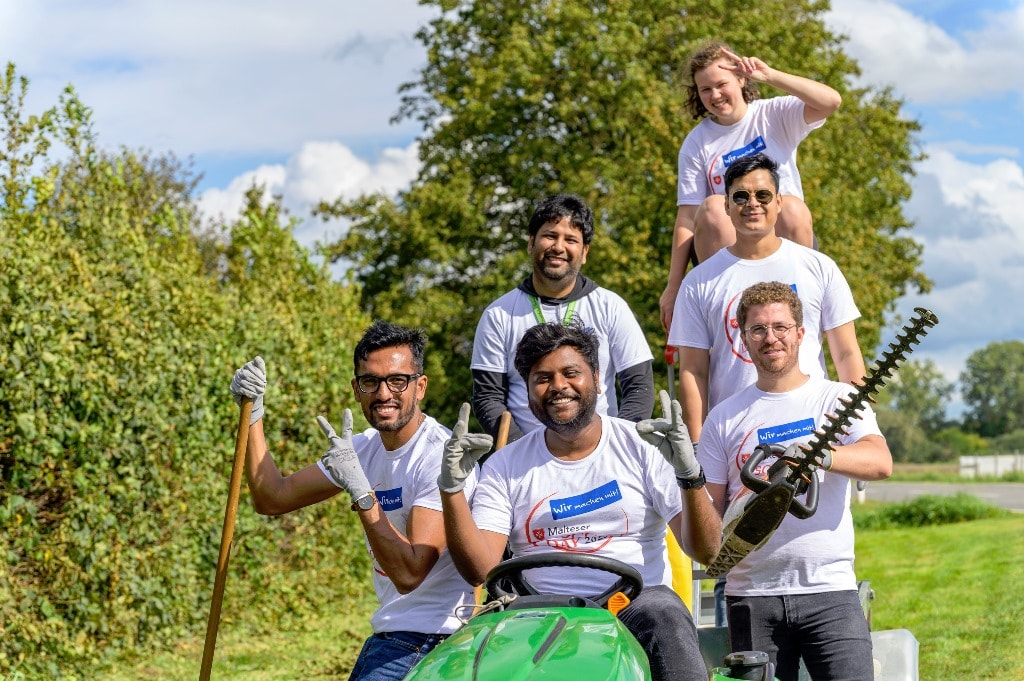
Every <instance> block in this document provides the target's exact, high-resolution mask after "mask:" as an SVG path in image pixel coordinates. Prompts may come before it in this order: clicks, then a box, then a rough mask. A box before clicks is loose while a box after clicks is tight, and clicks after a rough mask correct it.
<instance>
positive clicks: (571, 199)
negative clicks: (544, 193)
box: [527, 194, 594, 245]
mask: <svg viewBox="0 0 1024 681" xmlns="http://www.w3.org/2000/svg"><path fill="white" fill-rule="evenodd" d="M565 217H568V218H569V224H570V225H572V226H573V227H575V228H576V229H578V230H580V232H582V233H583V244H584V245H587V244H589V243H590V240H591V239H593V238H594V213H593V211H591V210H590V206H588V205H587V204H586V203H584V201H583V199H581V198H580V197H578V196H576V195H575V194H555V195H554V196H549V197H548V198H546V199H544V200H543V201H541V202H540V203H539V204H538V205H537V207H536V208H535V209H534V211H533V217H531V218H530V224H529V226H528V227H527V230H528V232H529V234H530V236H537V232H539V231H540V228H541V227H543V226H544V225H546V224H548V223H549V222H561V220H562V218H565Z"/></svg>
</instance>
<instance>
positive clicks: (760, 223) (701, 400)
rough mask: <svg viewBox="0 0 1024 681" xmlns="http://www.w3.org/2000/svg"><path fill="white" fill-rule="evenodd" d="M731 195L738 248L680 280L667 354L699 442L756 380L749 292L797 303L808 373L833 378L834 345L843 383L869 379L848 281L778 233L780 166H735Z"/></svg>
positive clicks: (763, 161)
mask: <svg viewBox="0 0 1024 681" xmlns="http://www.w3.org/2000/svg"><path fill="white" fill-rule="evenodd" d="M725 186H726V195H725V204H726V210H727V211H728V213H729V217H730V218H731V220H732V224H733V227H734V228H735V229H736V242H735V243H734V244H732V245H731V246H727V247H726V248H723V249H722V250H720V251H718V252H717V253H715V254H714V255H713V256H711V257H710V258H708V259H707V260H706V261H704V262H702V263H701V264H700V265H698V266H697V267H696V268H694V270H693V271H692V272H690V274H689V275H688V276H687V277H686V279H684V280H683V285H682V287H681V288H680V290H679V296H678V297H677V298H676V306H675V314H674V315H673V318H672V328H671V331H670V332H669V344H670V345H675V346H678V347H679V365H680V370H679V386H680V394H681V396H682V403H683V409H684V412H685V418H686V425H687V427H688V428H689V430H690V436H691V437H692V438H693V440H694V441H697V440H699V439H700V432H701V425H702V424H703V422H704V418H705V417H706V416H707V413H708V411H710V410H711V409H712V408H713V407H714V406H715V405H717V404H719V403H720V402H721V401H722V400H724V399H725V398H727V397H729V396H730V395H732V394H734V393H736V392H739V391H740V390H742V389H743V388H745V387H746V386H748V385H751V384H752V383H754V382H755V381H756V380H757V371H756V370H755V368H754V364H753V362H752V359H751V356H750V348H749V346H748V345H747V344H746V343H745V339H744V338H743V336H742V334H741V333H740V328H739V325H738V322H737V319H736V306H737V303H738V301H739V297H740V294H741V293H742V292H743V291H744V290H745V289H746V288H747V287H748V286H751V285H753V284H756V283H759V282H763V281H782V282H785V283H786V284H787V285H789V286H790V287H792V289H793V291H794V292H795V293H796V294H797V296H799V298H800V301H801V302H802V303H803V309H804V326H805V328H806V334H805V335H804V338H803V343H802V344H801V346H800V369H801V370H802V371H803V372H804V373H806V374H808V375H810V376H812V377H826V376H827V373H826V369H825V356H824V352H823V349H822V344H823V341H824V339H828V347H829V353H830V354H831V356H832V361H833V363H834V364H835V367H836V370H837V372H838V374H839V380H840V381H843V382H845V383H853V382H855V381H859V380H860V379H861V378H863V377H864V374H865V369H864V358H863V356H862V355H861V351H860V347H859V346H858V345H857V335H856V331H855V329H854V320H855V319H856V318H857V317H859V316H860V312H859V311H858V310H857V305H856V304H855V303H854V300H853V294H852V292H851V291H850V286H849V284H848V283H847V281H846V278H845V277H844V276H843V274H842V272H840V271H839V267H838V266H837V265H836V264H835V262H834V261H833V260H832V259H831V258H829V257H828V256H827V255H824V254H822V253H820V252H818V251H815V250H813V249H811V248H807V247H805V246H801V245H799V244H796V243H794V242H792V241H790V240H788V239H783V238H781V237H779V236H778V235H777V234H776V232H775V224H776V221H777V220H778V217H779V212H780V211H781V210H782V206H783V201H782V198H781V197H780V196H779V175H778V165H777V164H776V162H775V161H774V160H772V159H771V158H770V157H768V156H766V155H765V154H755V155H752V156H745V157H742V158H738V159H735V160H734V161H733V162H732V164H731V165H730V166H729V169H728V170H727V171H726V173H725Z"/></svg>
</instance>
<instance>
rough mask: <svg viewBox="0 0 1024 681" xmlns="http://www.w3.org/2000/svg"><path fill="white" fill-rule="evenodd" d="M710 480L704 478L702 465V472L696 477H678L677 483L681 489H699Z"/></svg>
mask: <svg viewBox="0 0 1024 681" xmlns="http://www.w3.org/2000/svg"><path fill="white" fill-rule="evenodd" d="M707 483H708V481H707V480H706V479H705V478H704V467H703V466H701V469H700V473H699V474H698V475H697V477H696V478H680V477H677V478H676V484H677V485H679V489H683V490H686V489H699V488H701V487H703V486H704V485H706V484H707Z"/></svg>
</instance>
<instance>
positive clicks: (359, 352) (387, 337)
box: [353, 319, 427, 373]
mask: <svg viewBox="0 0 1024 681" xmlns="http://www.w3.org/2000/svg"><path fill="white" fill-rule="evenodd" d="M403 345H405V346H408V347H409V352H411V353H412V365H413V368H414V369H415V370H416V372H417V373H419V372H422V371H423V352H424V350H426V348H427V334H426V333H425V332H424V331H423V329H409V328H406V327H404V326H398V325H397V324H392V323H390V322H385V321H382V320H380V319H377V320H375V321H374V322H373V324H370V326H369V328H367V329H366V332H365V333H363V337H362V338H360V339H359V342H358V343H356V350H355V353H354V355H355V356H354V358H353V365H354V366H358V365H359V362H360V361H363V362H365V361H366V360H367V359H368V358H369V356H370V353H371V352H374V351H375V350H380V349H382V348H394V347H401V346H403Z"/></svg>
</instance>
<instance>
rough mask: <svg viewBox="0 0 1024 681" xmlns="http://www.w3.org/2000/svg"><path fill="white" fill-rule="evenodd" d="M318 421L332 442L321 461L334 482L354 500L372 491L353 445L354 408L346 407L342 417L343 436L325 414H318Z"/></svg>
mask: <svg viewBox="0 0 1024 681" xmlns="http://www.w3.org/2000/svg"><path fill="white" fill-rule="evenodd" d="M316 422H317V423H318V424H320V430H322V431H324V435H326V436H327V439H328V440H329V441H330V443H331V448H330V449H328V450H327V453H326V454H324V455H323V456H322V457H320V462H321V463H322V464H323V465H324V468H326V469H327V472H328V473H330V475H331V477H332V478H333V479H334V482H336V483H338V485H339V486H340V487H341V488H342V489H344V490H345V491H346V492H348V493H349V494H350V495H351V496H352V500H353V501H354V500H356V499H358V498H359V497H361V496H363V495H365V494H366V493H367V492H372V491H373V488H372V487H370V482H369V481H368V480H367V479H366V473H364V472H363V467H362V466H360V465H359V457H357V456H356V448H355V447H354V446H352V410H351V409H346V410H345V413H344V414H343V415H342V417H341V437H338V435H337V433H335V432H334V427H333V426H331V424H330V422H328V420H327V419H325V418H324V417H323V416H317V417H316Z"/></svg>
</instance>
